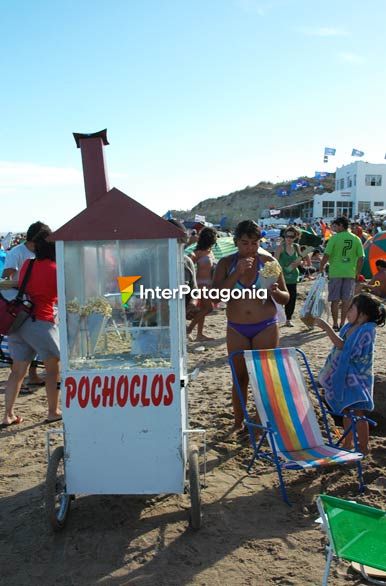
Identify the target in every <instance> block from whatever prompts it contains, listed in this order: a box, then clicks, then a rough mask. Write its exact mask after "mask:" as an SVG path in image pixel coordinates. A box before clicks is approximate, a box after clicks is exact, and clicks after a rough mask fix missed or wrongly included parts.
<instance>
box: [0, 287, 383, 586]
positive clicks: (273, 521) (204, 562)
mask: <svg viewBox="0 0 386 586" xmlns="http://www.w3.org/2000/svg"><path fill="white" fill-rule="evenodd" d="M307 286H308V285H307V284H302V285H300V289H301V297H304V290H305V288H306V287H307ZM294 322H295V327H294V328H292V329H289V328H285V327H283V328H282V330H281V332H282V337H281V345H282V346H297V347H300V348H302V350H304V352H305V353H306V355H307V357H308V359H309V361H310V364H311V367H312V369H313V371H314V372H317V370H318V368H319V367H320V366H321V363H322V362H323V359H324V357H325V356H326V354H327V352H328V349H329V347H330V343H329V341H328V340H327V338H326V337H325V335H324V334H323V333H322V332H320V331H319V330H315V331H312V332H308V331H306V328H305V326H304V325H303V324H302V323H301V321H300V320H299V319H297V318H295V320H294ZM206 331H207V333H208V334H210V335H212V336H214V337H215V338H216V340H215V342H212V343H206V344H205V351H203V352H200V351H197V349H198V348H199V347H200V346H202V344H196V343H189V360H190V370H193V368H195V367H197V366H199V367H200V374H199V376H198V378H197V379H196V380H195V381H194V382H192V383H191V385H190V396H189V404H190V425H191V427H192V428H194V427H204V428H206V429H207V457H208V459H207V475H206V488H205V489H204V490H203V492H202V498H203V513H204V516H203V525H202V528H201V530H200V531H197V532H195V531H193V530H192V529H191V528H190V527H189V525H188V522H187V518H188V512H189V506H190V505H189V498H188V496H187V495H175V496H168V497H164V496H154V497H132V496H113V497H112V496H80V497H79V498H77V499H76V501H75V502H74V503H73V504H72V508H71V512H70V515H69V518H68V523H67V525H66V527H65V529H64V530H63V531H62V532H60V533H57V534H54V533H53V532H52V531H51V529H50V528H49V527H48V525H47V522H46V519H45V515H44V481H45V473H46V435H45V433H46V426H44V425H42V421H43V419H44V418H45V416H46V402H45V393H44V389H40V390H38V391H37V392H36V393H34V394H33V395H30V396H25V397H19V399H18V402H17V407H18V409H17V411H18V412H19V413H20V414H22V415H23V417H24V419H25V421H24V423H23V424H22V425H20V426H18V427H17V428H16V427H15V428H11V429H10V430H7V431H1V432H0V445H1V448H0V449H1V452H0V454H1V455H0V458H1V461H0V465H1V476H0V496H1V500H0V583H1V584H4V585H7V586H20V585H22V584H28V585H31V586H34V585H39V586H50V585H54V584H55V585H56V584H57V585H63V586H65V585H66V586H67V585H68V586H83V585H89V584H90V585H91V584H101V585H104V584H106V585H107V584H108V585H116V586H124V585H135V586H153V585H160V586H174V585H175V586H181V585H196V586H198V585H200V586H204V585H207V586H215V585H221V586H228V585H229V586H231V585H274V584H275V585H292V584H299V585H306V584H320V583H321V578H322V573H323V568H324V555H323V543H324V538H323V536H322V534H321V531H320V529H319V526H318V525H317V524H316V523H315V519H316V518H317V517H318V514H317V509H316V504H315V498H316V495H317V494H319V493H320V492H324V491H325V492H328V493H329V494H332V495H336V496H341V497H343V498H347V499H356V500H358V501H359V502H363V503H366V504H369V505H373V506H379V507H382V506H383V507H384V503H385V496H386V472H385V468H384V466H385V463H386V452H385V447H386V440H385V435H386V361H385V360H384V356H385V347H386V328H385V329H383V330H382V329H380V330H379V334H378V342H377V353H376V363H375V372H376V388H375V396H376V412H375V414H374V418H375V419H376V420H377V421H378V423H379V426H378V428H377V429H376V430H375V431H373V432H372V437H371V444H370V447H371V454H370V456H369V457H368V458H366V460H365V463H364V472H365V481H366V483H367V489H366V492H365V493H364V494H363V495H358V492H357V482H356V474H355V470H354V469H352V468H348V467H334V468H329V469H323V470H318V471H314V470H312V471H309V472H287V473H285V479H286V483H287V487H288V493H289V497H290V499H291V500H292V503H293V505H292V507H288V506H287V505H285V504H284V503H283V502H282V500H281V497H280V493H279V490H278V481H277V475H276V473H275V471H274V470H273V469H272V467H270V466H269V465H268V464H257V465H256V466H255V467H254V469H253V471H252V473H251V474H250V475H248V474H247V473H246V464H247V462H248V459H249V457H250V455H251V450H250V448H249V445H248V443H247V442H245V441H244V442H243V441H240V440H236V439H235V438H233V437H232V436H230V434H229V431H230V428H231V425H232V413H231V400H230V371H229V368H228V365H227V360H226V352H225V338H224V332H225V312H224V311H223V310H218V311H217V312H215V313H213V314H212V315H211V316H209V318H208V320H207V328H206ZM8 372H9V371H8V369H7V368H2V369H0V397H1V399H0V403H1V407H2V405H3V394H4V383H5V380H6V379H7V376H8ZM54 427H56V428H60V424H55V426H54ZM360 583H361V580H360V579H359V578H358V575H357V574H355V573H353V571H352V570H351V569H350V568H349V565H348V564H347V563H345V562H341V563H339V564H338V565H336V564H335V565H334V566H333V570H332V574H331V580H330V584H332V585H337V586H339V585H342V586H343V585H347V584H360Z"/></svg>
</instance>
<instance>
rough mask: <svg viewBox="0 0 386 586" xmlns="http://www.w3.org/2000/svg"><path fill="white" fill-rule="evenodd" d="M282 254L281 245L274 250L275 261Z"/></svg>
mask: <svg viewBox="0 0 386 586" xmlns="http://www.w3.org/2000/svg"><path fill="white" fill-rule="evenodd" d="M282 252H283V246H282V245H281V244H279V246H278V247H277V248H276V250H275V252H274V256H275V258H276V260H277V261H278V260H279V258H280V255H281V253H282Z"/></svg>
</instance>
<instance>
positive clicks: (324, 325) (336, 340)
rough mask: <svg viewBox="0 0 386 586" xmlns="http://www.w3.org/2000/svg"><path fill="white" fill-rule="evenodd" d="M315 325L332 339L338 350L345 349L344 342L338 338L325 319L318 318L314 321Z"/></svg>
mask: <svg viewBox="0 0 386 586" xmlns="http://www.w3.org/2000/svg"><path fill="white" fill-rule="evenodd" d="M314 324H315V325H316V326H318V327H319V328H320V329H322V330H324V331H325V332H326V334H327V336H328V337H329V338H330V340H331V342H332V343H333V344H334V346H335V347H336V348H339V350H341V349H342V348H343V346H344V340H343V339H342V338H341V337H340V336H338V334H337V333H336V332H334V330H333V329H332V327H331V326H330V324H328V323H327V322H326V321H325V320H324V319H322V318H321V317H316V318H315V319H314Z"/></svg>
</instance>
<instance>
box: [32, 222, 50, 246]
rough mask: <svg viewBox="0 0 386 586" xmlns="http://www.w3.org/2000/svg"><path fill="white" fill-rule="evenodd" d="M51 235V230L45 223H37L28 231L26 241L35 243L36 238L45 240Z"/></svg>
mask: <svg viewBox="0 0 386 586" xmlns="http://www.w3.org/2000/svg"><path fill="white" fill-rule="evenodd" d="M50 234H51V228H49V227H48V226H47V224H43V222H35V223H34V224H31V226H30V227H29V228H28V230H27V236H26V240H27V242H35V239H36V238H42V239H45V238H47V236H49V235H50Z"/></svg>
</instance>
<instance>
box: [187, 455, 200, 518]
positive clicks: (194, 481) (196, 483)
mask: <svg viewBox="0 0 386 586" xmlns="http://www.w3.org/2000/svg"><path fill="white" fill-rule="evenodd" d="M189 488H190V502H191V509H190V525H191V527H192V529H200V527H201V486H200V470H199V465H198V448H197V446H192V447H191V449H190V451H189Z"/></svg>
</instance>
